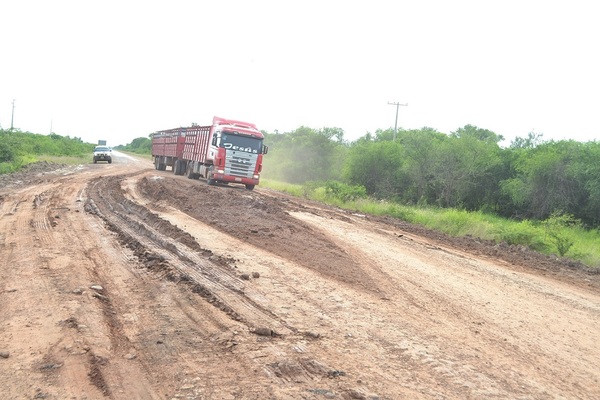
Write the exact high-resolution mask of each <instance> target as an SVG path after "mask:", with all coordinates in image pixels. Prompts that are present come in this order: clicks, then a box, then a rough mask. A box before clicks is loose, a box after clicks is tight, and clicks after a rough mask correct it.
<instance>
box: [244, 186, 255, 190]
mask: <svg viewBox="0 0 600 400" xmlns="http://www.w3.org/2000/svg"><path fill="white" fill-rule="evenodd" d="M246 189H248V190H253V189H254V185H246Z"/></svg>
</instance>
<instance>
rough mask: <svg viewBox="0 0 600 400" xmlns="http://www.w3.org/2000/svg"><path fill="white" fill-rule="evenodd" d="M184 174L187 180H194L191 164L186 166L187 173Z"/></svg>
mask: <svg viewBox="0 0 600 400" xmlns="http://www.w3.org/2000/svg"><path fill="white" fill-rule="evenodd" d="M186 172H187V177H188V179H194V178H195V175H196V174H194V173H193V172H192V163H189V164H188V166H187V171H186Z"/></svg>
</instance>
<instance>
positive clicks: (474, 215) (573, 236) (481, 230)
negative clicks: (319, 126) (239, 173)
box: [261, 180, 600, 269]
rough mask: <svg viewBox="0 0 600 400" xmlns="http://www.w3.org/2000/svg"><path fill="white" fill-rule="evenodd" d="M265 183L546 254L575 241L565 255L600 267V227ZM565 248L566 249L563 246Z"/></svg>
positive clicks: (367, 211)
mask: <svg viewBox="0 0 600 400" xmlns="http://www.w3.org/2000/svg"><path fill="white" fill-rule="evenodd" d="M261 186H264V187H268V188H271V189H274V190H277V191H280V192H284V193H288V194H290V195H293V196H296V197H304V198H309V199H311V200H316V201H320V202H323V203H326V204H330V205H333V206H336V207H340V208H344V209H349V210H353V211H356V212H360V213H365V214H371V215H388V216H391V217H394V218H398V219H401V220H404V221H407V222H410V223H414V224H418V225H422V226H425V227H427V228H429V229H433V230H437V231H440V232H444V233H447V234H449V235H452V236H466V235H469V236H472V237H475V238H481V239H486V240H493V241H495V242H498V243H499V242H506V243H508V244H512V245H522V246H527V247H529V248H531V249H533V250H536V251H539V252H540V253H544V254H559V248H558V246H559V245H560V244H559V243H558V242H557V240H556V239H555V237H559V238H561V239H563V240H562V242H563V243H564V242H565V241H566V242H568V243H572V245H571V246H570V247H569V248H568V251H566V252H565V255H564V256H565V257H567V258H570V259H573V260H576V261H580V262H582V263H583V264H585V265H587V266H589V267H593V268H599V269H600V246H598V244H599V243H600V231H598V230H597V229H596V230H586V229H583V227H581V226H580V225H575V226H560V227H556V226H553V228H552V231H550V230H549V227H548V224H546V223H544V221H530V220H523V221H514V220H509V219H505V218H501V217H498V216H495V215H492V214H487V213H484V212H481V211H474V212H470V211H464V210H457V209H442V208H435V207H416V206H414V207H413V206H405V205H401V204H396V203H392V202H388V201H380V200H373V199H370V198H360V199H355V200H351V201H343V200H341V199H339V198H335V197H332V196H328V195H327V193H326V191H325V189H324V188H323V187H314V186H310V185H308V186H303V185H294V184H287V183H283V182H277V181H271V180H261ZM563 251H564V249H563Z"/></svg>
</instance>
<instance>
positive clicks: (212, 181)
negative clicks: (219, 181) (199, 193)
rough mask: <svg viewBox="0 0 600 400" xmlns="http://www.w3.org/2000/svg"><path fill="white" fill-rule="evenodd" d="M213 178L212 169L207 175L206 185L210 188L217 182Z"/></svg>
mask: <svg viewBox="0 0 600 400" xmlns="http://www.w3.org/2000/svg"><path fill="white" fill-rule="evenodd" d="M212 176H213V174H212V167H210V169H209V170H208V172H207V173H206V183H208V185H209V186H212V185H214V184H215V183H216V181H215V180H214V179H212Z"/></svg>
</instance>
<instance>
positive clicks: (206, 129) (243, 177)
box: [152, 117, 269, 190]
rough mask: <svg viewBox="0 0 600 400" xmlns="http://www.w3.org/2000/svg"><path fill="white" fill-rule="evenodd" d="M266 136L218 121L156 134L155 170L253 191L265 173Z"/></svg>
mask: <svg viewBox="0 0 600 400" xmlns="http://www.w3.org/2000/svg"><path fill="white" fill-rule="evenodd" d="M268 150H269V149H268V147H267V146H265V145H264V144H263V134H262V132H260V131H259V130H258V129H257V128H256V126H255V125H254V124H251V123H249V122H242V121H236V120H232V119H225V118H219V117H214V118H213V123H212V125H208V126H190V127H188V128H174V129H169V130H166V131H158V132H155V133H153V134H152V157H154V167H155V168H156V169H157V170H159V171H164V170H165V169H166V167H167V166H170V167H171V169H172V170H173V173H174V174H175V175H187V177H188V178H190V179H198V178H199V177H203V178H204V179H206V181H207V182H208V184H209V185H214V184H215V183H223V184H227V183H240V184H243V185H245V186H246V189H248V190H252V189H254V186H255V185H258V181H259V179H260V173H261V171H262V160H263V154H267V151H268Z"/></svg>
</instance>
